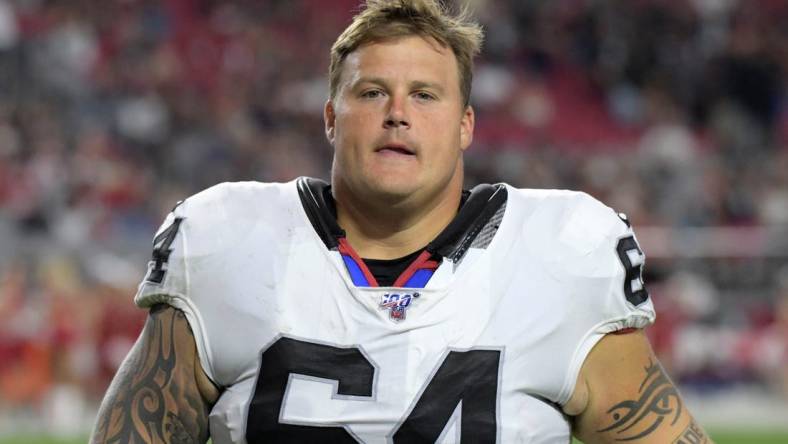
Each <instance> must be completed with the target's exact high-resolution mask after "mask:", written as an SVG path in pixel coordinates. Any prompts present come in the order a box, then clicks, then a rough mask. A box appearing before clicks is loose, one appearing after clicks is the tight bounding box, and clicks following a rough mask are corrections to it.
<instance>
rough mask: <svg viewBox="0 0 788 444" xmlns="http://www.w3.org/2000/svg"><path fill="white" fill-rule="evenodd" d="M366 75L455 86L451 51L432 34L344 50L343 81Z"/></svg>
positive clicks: (387, 40)
mask: <svg viewBox="0 0 788 444" xmlns="http://www.w3.org/2000/svg"><path fill="white" fill-rule="evenodd" d="M367 76H374V77H380V78H388V79H391V80H399V79H402V80H424V81H432V82H440V83H442V84H447V86H450V85H453V84H456V85H457V86H459V72H458V65H457V59H456V57H455V56H454V52H453V51H452V50H451V49H450V48H447V47H445V46H443V45H441V44H440V43H439V42H437V41H436V40H434V39H432V38H428V37H427V38H425V37H420V36H405V37H397V38H391V39H386V40H382V41H375V42H371V43H365V44H363V45H361V46H359V47H358V48H357V49H356V50H355V51H353V52H352V53H350V54H348V56H347V58H346V59H345V61H344V63H343V66H342V79H343V83H348V82H349V83H353V82H355V81H357V80H358V79H360V78H361V77H367Z"/></svg>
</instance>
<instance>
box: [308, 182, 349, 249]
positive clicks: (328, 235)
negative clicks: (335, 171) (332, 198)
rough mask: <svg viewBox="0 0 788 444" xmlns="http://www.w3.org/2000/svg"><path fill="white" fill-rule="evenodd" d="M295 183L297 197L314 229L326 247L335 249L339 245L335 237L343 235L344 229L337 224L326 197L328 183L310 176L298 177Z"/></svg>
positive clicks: (331, 206) (331, 203)
mask: <svg viewBox="0 0 788 444" xmlns="http://www.w3.org/2000/svg"><path fill="white" fill-rule="evenodd" d="M297 185H298V197H299V198H300V199H301V204H302V205H303V206H304V211H306V215H307V217H309V221H310V222H312V226H313V227H314V228H315V231H316V232H317V234H318V235H319V236H320V239H321V240H322V241H323V243H324V244H326V247H328V248H329V249H330V250H333V249H336V248H337V247H338V246H339V244H338V242H337V238H339V237H344V236H345V231H344V230H342V228H341V227H340V226H339V224H337V220H336V217H335V216H334V212H333V211H332V208H333V202H329V201H328V200H327V199H326V192H328V191H329V185H328V183H326V182H325V181H322V180H320V179H314V178H311V177H299V178H298V181H297Z"/></svg>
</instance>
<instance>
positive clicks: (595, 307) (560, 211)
mask: <svg viewBox="0 0 788 444" xmlns="http://www.w3.org/2000/svg"><path fill="white" fill-rule="evenodd" d="M556 201H557V202H558V203H555V204H553V205H550V209H549V210H548V211H545V212H544V213H545V214H541V215H537V218H538V219H541V223H540V226H542V227H547V226H549V225H552V226H551V227H550V228H545V230H546V231H547V232H550V233H551V234H552V235H551V236H543V237H542V238H537V237H536V236H531V239H532V241H533V242H534V243H536V244H537V248H536V251H537V252H538V254H539V255H541V256H542V263H543V264H544V271H545V272H546V273H547V274H548V279H549V280H550V281H551V282H553V283H554V285H552V286H551V287H550V288H552V289H553V290H554V291H553V292H552V297H551V302H550V304H552V307H553V309H552V313H553V316H555V320H554V322H555V323H556V329H555V332H554V334H552V335H551V336H550V337H549V338H548V339H547V340H546V341H545V343H544V344H542V345H540V350H541V351H540V353H541V355H542V356H545V357H546V358H548V357H549V363H548V364H546V366H547V367H551V368H552V370H550V371H548V372H546V373H548V374H552V375H555V376H558V375H561V376H560V379H558V380H556V379H552V377H551V376H549V375H546V376H545V377H546V378H549V379H550V380H551V381H552V382H550V383H549V384H548V385H549V386H551V387H554V389H557V390H556V391H552V390H551V393H550V396H549V397H550V398H551V399H553V400H555V401H556V402H558V403H559V404H564V403H565V402H566V401H568V399H569V397H570V396H571V394H572V393H573V391H574V387H575V383H576V380H577V376H578V374H579V372H580V368H581V367H582V365H583V362H584V361H585V359H586V357H587V356H588V354H589V352H590V351H591V349H592V348H593V347H594V345H595V344H596V343H597V342H598V341H599V340H600V339H601V338H602V337H603V336H604V335H606V334H608V333H612V332H616V331H619V330H623V329H628V328H643V327H646V326H648V325H650V324H651V323H653V322H654V320H655V312H654V306H653V304H652V301H651V298H650V297H649V294H648V291H647V289H646V286H645V284H644V282H643V278H642V273H643V267H644V265H645V255H644V253H643V251H642V249H641V248H640V246H639V244H638V241H637V237H636V236H635V233H634V232H633V230H632V228H631V226H630V224H629V222H628V220H627V219H626V217H624V216H623V215H619V214H617V213H616V212H615V211H614V210H612V209H611V208H609V207H607V206H605V205H604V204H602V203H601V202H599V201H597V200H596V199H594V198H592V197H591V196H589V195H587V194H584V193H567V194H563V195H562V196H561V197H560V198H558V199H556ZM542 232H545V231H542ZM551 322H552V321H551ZM553 384H555V385H553Z"/></svg>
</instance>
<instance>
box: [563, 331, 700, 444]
mask: <svg viewBox="0 0 788 444" xmlns="http://www.w3.org/2000/svg"><path fill="white" fill-rule="evenodd" d="M566 407H567V408H566V410H567V413H568V414H571V415H575V416H574V433H575V436H577V437H578V438H580V439H581V440H583V442H585V443H587V444H590V443H613V442H620V441H628V442H638V443H674V444H679V443H711V442H712V441H711V439H710V438H709V437H708V436H707V435H706V433H705V432H704V431H703V428H702V427H701V426H700V425H699V424H698V423H697V422H696V421H695V419H694V418H693V417H692V414H691V412H689V410H688V409H687V407H686V405H685V404H684V402H683V400H682V399H681V395H680V394H679V392H678V389H677V388H676V386H675V385H674V384H673V382H672V381H671V380H670V377H669V376H668V375H667V373H666V372H665V370H664V369H663V368H662V366H661V365H660V363H659V361H658V360H657V358H656V356H655V355H654V353H653V351H652V350H651V345H650V344H649V342H648V339H647V338H646V336H645V334H644V333H643V331H642V330H636V331H634V332H631V333H626V334H609V335H606V336H605V337H604V338H602V340H600V341H599V343H598V344H597V345H596V346H595V347H594V349H593V350H592V351H591V353H590V354H589V355H588V358H587V359H586V362H585V363H584V364H583V367H582V369H581V371H580V375H579V377H578V381H577V388H576V389H575V393H574V394H573V396H572V398H570V400H569V402H568V403H567V405H566Z"/></svg>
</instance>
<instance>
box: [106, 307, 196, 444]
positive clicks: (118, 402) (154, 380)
mask: <svg viewBox="0 0 788 444" xmlns="http://www.w3.org/2000/svg"><path fill="white" fill-rule="evenodd" d="M185 322H186V320H185V316H184V314H183V312H181V311H179V310H175V309H168V308H167V307H165V306H159V307H154V308H153V309H152V310H151V315H150V317H149V318H148V321H147V324H146V325H145V331H144V333H143V336H142V339H141V340H140V341H139V342H138V344H136V345H135V349H134V350H132V352H131V353H130V355H129V358H128V359H127V360H126V362H124V363H123V365H122V366H121V368H120V370H119V371H118V375H117V376H116V377H115V381H114V382H113V384H112V386H111V387H110V389H109V391H108V394H107V399H105V401H104V405H102V408H101V410H100V412H99V421H98V424H97V425H96V432H95V433H94V436H93V440H92V441H91V442H93V443H112V444H115V443H118V444H120V443H124V444H125V443H132V442H133V443H154V442H155V443H159V442H162V443H173V444H174V443H177V444H194V443H198V442H201V443H204V442H205V441H206V440H207V436H208V424H207V422H208V407H207V405H206V403H205V402H204V401H203V400H202V398H201V396H200V393H199V389H198V388H197V387H196V384H195V383H193V381H194V378H193V366H190V365H188V364H183V363H182V364H181V365H180V366H179V365H178V358H179V357H178V355H177V353H176V343H175V341H176V337H175V327H176V323H180V324H185ZM195 359H196V355H195Z"/></svg>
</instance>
